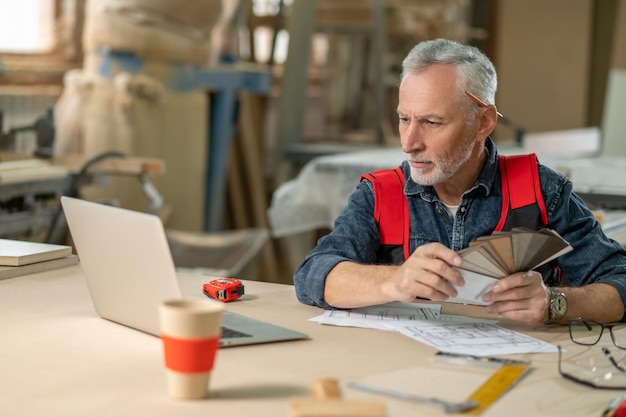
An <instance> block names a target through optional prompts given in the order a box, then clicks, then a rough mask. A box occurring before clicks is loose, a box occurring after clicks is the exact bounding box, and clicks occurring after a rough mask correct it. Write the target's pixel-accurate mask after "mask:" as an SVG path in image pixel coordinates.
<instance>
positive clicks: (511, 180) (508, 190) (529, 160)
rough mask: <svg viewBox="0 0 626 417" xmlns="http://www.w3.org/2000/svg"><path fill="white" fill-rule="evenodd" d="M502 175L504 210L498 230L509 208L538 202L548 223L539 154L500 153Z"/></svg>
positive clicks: (545, 222)
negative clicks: (542, 191) (512, 154)
mask: <svg viewBox="0 0 626 417" xmlns="http://www.w3.org/2000/svg"><path fill="white" fill-rule="evenodd" d="M498 163H499V165H500V177H501V178H502V212H501V214H500V221H499V222H498V225H497V226H496V230H502V228H503V227H504V223H505V222H506V218H507V215H508V213H509V210H515V209H518V208H520V207H526V206H529V205H531V204H535V203H537V205H538V206H539V210H540V211H541V219H542V221H543V224H548V215H547V211H546V206H545V203H544V201H543V196H542V195H541V185H540V183H539V168H538V167H537V156H536V155H535V154H529V155H514V156H502V155H498ZM512 190H513V192H512Z"/></svg>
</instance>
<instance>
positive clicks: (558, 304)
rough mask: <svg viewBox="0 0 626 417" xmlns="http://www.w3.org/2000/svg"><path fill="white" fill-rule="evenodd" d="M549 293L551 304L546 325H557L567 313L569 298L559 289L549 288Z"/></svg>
mask: <svg viewBox="0 0 626 417" xmlns="http://www.w3.org/2000/svg"><path fill="white" fill-rule="evenodd" d="M548 291H549V292H550V304H549V306H548V321H547V322H546V324H556V323H558V322H560V321H561V319H562V318H563V317H565V313H567V296H566V295H565V293H563V292H562V291H561V290H559V289H558V288H553V287H548Z"/></svg>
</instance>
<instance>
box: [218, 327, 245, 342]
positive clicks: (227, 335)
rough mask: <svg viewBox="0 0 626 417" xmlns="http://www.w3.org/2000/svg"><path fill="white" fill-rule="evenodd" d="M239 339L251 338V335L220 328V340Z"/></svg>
mask: <svg viewBox="0 0 626 417" xmlns="http://www.w3.org/2000/svg"><path fill="white" fill-rule="evenodd" d="M239 337H252V335H251V334H247V333H244V332H240V331H239V330H235V329H231V328H229V327H224V326H222V339H234V338H239Z"/></svg>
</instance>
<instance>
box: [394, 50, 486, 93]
mask: <svg viewBox="0 0 626 417" xmlns="http://www.w3.org/2000/svg"><path fill="white" fill-rule="evenodd" d="M435 64H451V65H454V66H455V67H456V68H457V71H458V74H459V83H460V85H459V87H460V89H461V90H460V91H459V94H464V92H465V91H469V92H470V93H472V94H474V95H475V96H476V97H478V98H480V99H481V100H483V101H484V102H485V103H487V104H495V102H496V98H495V97H496V90H497V88H498V76H497V74H496V69H495V67H494V66H493V63H492V62H491V61H490V60H489V58H487V56H486V55H485V54H484V53H482V52H481V51H480V50H479V49H478V48H476V47H474V46H468V45H463V44H461V43H459V42H456V41H452V40H448V39H434V40H429V41H424V42H420V43H418V44H417V45H416V46H414V47H413V49H411V51H410V52H409V53H408V55H407V56H406V58H404V60H403V61H402V78H401V79H404V77H405V76H406V75H407V74H417V73H420V72H422V71H424V70H426V69H427V68H428V67H430V66H432V65H435Z"/></svg>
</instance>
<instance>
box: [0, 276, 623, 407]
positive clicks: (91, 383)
mask: <svg viewBox="0 0 626 417" xmlns="http://www.w3.org/2000/svg"><path fill="white" fill-rule="evenodd" d="M205 281H206V277H201V276H191V275H190V276H186V277H184V282H183V284H182V285H183V290H184V292H185V293H186V294H192V293H195V294H199V292H200V288H201V286H200V284H202V283H203V282H205ZM245 284H246V293H247V295H246V296H245V297H244V298H243V299H242V300H241V301H238V302H234V303H231V304H228V308H230V309H232V310H233V311H237V312H239V313H243V314H248V315H250V316H253V317H257V318H260V319H264V320H268V321H271V322H274V323H277V324H279V325H283V326H288V327H291V328H293V329H296V330H300V331H303V332H306V333H308V334H309V335H310V336H311V340H304V341H296V342H285V343H275V344H267V345H257V346H248V347H237V348H227V349H222V350H220V351H219V352H218V356H217V363H216V368H215V371H214V373H213V375H212V390H213V398H211V399H208V400H202V401H179V400H173V399H170V398H169V397H168V395H167V392H166V384H165V375H164V370H163V364H162V352H161V342H160V340H159V339H158V338H155V337H153V336H149V335H147V334H144V333H141V332H138V331H135V330H132V329H129V328H126V327H124V326H120V325H117V324H114V323H111V322H109V321H106V320H103V319H100V318H99V317H97V316H96V314H95V312H94V310H93V307H92V304H91V300H90V298H89V294H88V291H87V287H86V284H85V282H84V280H83V277H82V273H81V271H80V268H79V267H78V266H73V267H68V268H65V269H60V270H55V271H48V272H45V273H39V274H34V275H30V276H24V277H21V278H13V279H8V280H4V281H0V306H2V314H1V315H0V333H1V334H2V342H1V343H0V368H1V371H2V378H0V415H2V416H11V417H22V416H28V417H32V416H37V415H41V416H44V415H45V416H50V417H53V416H63V417H71V416H94V417H95V416H132V417H136V416H182V415H184V416H186V417H191V416H202V417H206V416H209V415H210V416H217V415H219V416H246V417H250V416H255V417H263V416H268V417H270V416H271V417H280V416H289V404H290V400H291V399H292V398H294V397H297V396H309V387H310V385H311V383H312V382H313V380H314V379H315V378H318V377H324V376H330V377H336V378H338V379H339V380H340V381H341V383H346V382H348V381H365V382H371V383H384V382H385V381H389V383H392V381H396V382H397V383H400V384H403V386H406V387H407V388H411V387H412V386H414V385H415V384H417V383H419V382H420V381H421V383H426V384H431V385H435V386H436V385H437V383H443V384H444V385H442V386H441V387H442V388H443V387H445V389H442V391H441V392H440V393H439V394H440V396H442V397H448V398H449V397H451V396H453V395H454V394H459V393H460V392H463V391H464V390H465V391H473V389H475V388H476V387H474V386H471V387H467V386H465V387H464V386H460V384H459V383H458V380H457V379H455V378H454V377H450V378H445V380H444V381H443V382H442V381H441V380H437V379H436V377H437V376H441V375H446V372H452V374H451V375H455V374H457V373H458V372H465V373H470V374H471V373H475V372H480V371H484V370H480V369H478V368H465V367H452V366H450V365H448V366H447V367H446V365H441V364H433V363H431V358H432V356H433V354H434V353H435V351H434V349H432V348H430V347H429V346H427V345H424V344H421V343H418V342H416V341H414V340H412V339H410V338H408V337H405V336H402V335H400V334H398V333H395V332H385V331H381V330H371V329H357V328H341V327H333V326H322V325H319V324H317V323H314V322H310V321H307V320H308V319H309V318H311V317H314V316H316V315H318V314H320V313H321V311H320V310H319V309H317V308H314V307H309V306H305V305H301V304H299V303H298V302H297V301H296V298H295V296H294V292H293V288H292V287H291V286H287V285H280V284H269V283H261V282H251V281H249V282H246V283H245ZM461 308H463V307H461ZM521 330H523V328H521ZM532 335H533V336H535V337H538V338H542V339H545V340H548V341H552V342H563V343H564V344H565V345H567V344H568V343H569V340H568V337H567V333H566V329H565V328H563V327H561V328H553V329H543V330H540V331H535V332H532ZM521 356H522V357H527V358H528V359H531V360H532V363H533V366H534V368H535V369H534V370H533V371H532V372H531V373H530V374H529V375H528V376H527V377H526V378H525V379H523V380H522V381H521V382H520V383H519V384H518V385H517V386H516V387H515V388H514V389H513V390H511V391H510V392H508V393H507V394H506V395H505V396H504V397H502V398H501V399H500V400H499V401H497V402H496V403H494V404H493V405H492V406H491V407H490V408H489V409H487V411H486V412H485V413H484V414H483V415H484V416H505V415H506V416H508V417H514V416H524V417H527V416H533V417H536V416H550V417H555V416H568V417H575V416H585V417H588V416H596V415H599V414H600V412H601V411H602V410H603V408H604V406H605V405H606V404H607V403H608V401H609V400H610V399H612V398H614V397H616V396H617V395H619V394H620V392H611V391H600V390H592V389H589V388H585V387H583V386H580V385H577V384H575V383H572V382H569V381H567V380H565V379H563V378H561V377H560V376H559V374H558V372H557V367H556V354H536V355H521ZM459 368H462V369H461V370H459ZM442 372H443V374H442ZM468 375H469V374H468ZM468 375H466V376H468ZM455 382H456V383H455ZM343 393H344V397H346V398H367V399H370V400H380V401H384V402H385V403H386V404H387V406H388V414H389V416H416V415H420V416H439V415H444V414H443V412H441V411H439V410H437V409H434V408H429V407H425V406H421V405H416V404H412V403H406V402H401V401H398V400H393V399H387V398H384V397H374V396H372V395H369V394H366V393H361V392H357V391H354V390H351V389H348V388H344V389H343Z"/></svg>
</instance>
